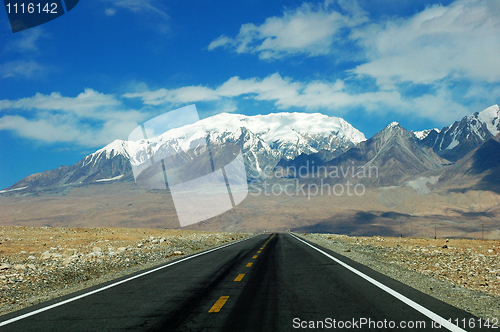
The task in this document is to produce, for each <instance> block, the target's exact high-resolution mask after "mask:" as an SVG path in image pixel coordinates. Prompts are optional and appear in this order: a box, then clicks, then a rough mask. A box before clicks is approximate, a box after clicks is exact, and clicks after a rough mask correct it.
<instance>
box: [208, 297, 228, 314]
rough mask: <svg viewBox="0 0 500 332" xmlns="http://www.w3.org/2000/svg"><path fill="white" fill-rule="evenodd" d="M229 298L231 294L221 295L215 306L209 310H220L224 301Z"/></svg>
mask: <svg viewBox="0 0 500 332" xmlns="http://www.w3.org/2000/svg"><path fill="white" fill-rule="evenodd" d="M228 298H229V296H221V297H220V298H219V299H218V300H217V302H215V304H214V306H213V307H212V308H211V309H210V310H208V312H219V311H220V309H221V308H222V306H223V305H224V303H226V301H227V299H228Z"/></svg>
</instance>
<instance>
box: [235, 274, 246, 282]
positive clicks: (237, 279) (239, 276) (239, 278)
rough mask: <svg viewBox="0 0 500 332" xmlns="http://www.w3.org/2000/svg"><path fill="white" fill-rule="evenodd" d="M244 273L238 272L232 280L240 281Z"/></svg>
mask: <svg viewBox="0 0 500 332" xmlns="http://www.w3.org/2000/svg"><path fill="white" fill-rule="evenodd" d="M244 276H245V275H244V274H238V276H237V277H236V279H234V281H241V279H243V277H244Z"/></svg>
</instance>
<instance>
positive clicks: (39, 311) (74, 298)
mask: <svg viewBox="0 0 500 332" xmlns="http://www.w3.org/2000/svg"><path fill="white" fill-rule="evenodd" d="M258 235H260V234H257V235H254V236H251V237H247V238H246V239H243V240H239V241H236V242H232V243H228V244H225V245H223V246H220V247H217V248H213V249H210V250H207V251H203V252H199V253H197V254H194V255H192V256H189V257H186V258H183V259H180V260H178V261H175V262H172V263H168V264H166V265H162V266H160V267H157V268H155V269H153V270H149V271H146V272H143V273H141V274H138V275H135V276H133V277H130V278H127V279H124V280H121V281H118V282H115V283H113V284H111V285H107V286H104V287H102V288H98V289H95V290H93V291H90V292H88V293H85V294H81V295H78V296H75V297H72V298H70V299H67V300H64V301H61V302H58V303H54V304H51V305H49V306H47V307H43V308H40V309H38V310H35V311H32V312H28V313H26V314H24V315H21V316H18V317H14V318H11V319H9V320H6V321H3V322H0V326H5V325H7V324H10V323H14V322H17V321H18V320H21V319H24V318H28V317H30V316H34V315H36V314H39V313H41V312H44V311H47V310H50V309H53V308H56V307H59V306H62V305H64V304H67V303H70V302H73V301H76V300H79V299H81V298H84V297H87V296H89V295H92V294H95V293H99V292H102V291H103V290H106V289H109V288H111V287H115V286H118V285H120V284H123V283H125V282H128V281H130V280H134V279H137V278H140V277H142V276H145V275H147V274H150V273H153V272H156V271H159V270H161V269H164V268H166V267H169V266H172V265H175V264H178V263H180V262H184V261H187V260H188V259H191V258H195V257H198V256H201V255H205V254H208V253H209V252H212V251H215V250H219V249H222V248H225V247H228V246H232V245H233V244H236V243H239V242H243V241H246V240H249V239H251V238H254V237H256V236H258Z"/></svg>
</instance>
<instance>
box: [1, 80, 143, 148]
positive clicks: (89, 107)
mask: <svg viewBox="0 0 500 332" xmlns="http://www.w3.org/2000/svg"><path fill="white" fill-rule="evenodd" d="M0 111H2V113H4V115H3V116H2V117H0V130H11V131H14V132H16V133H17V134H18V135H19V136H21V137H24V138H29V139H34V140H40V141H43V142H49V143H53V142H67V143H75V144H78V145H81V146H86V147H98V146H103V145H105V144H108V143H110V142H111V141H113V140H115V139H117V138H121V139H126V138H127V136H128V134H129V133H130V131H131V130H133V129H134V128H135V127H136V126H137V125H138V123H140V122H143V121H144V120H146V119H147V118H149V117H150V116H151V114H147V113H146V112H141V111H137V110H131V109H128V108H126V107H125V106H124V105H123V104H122V103H121V101H120V100H118V99H116V98H115V96H114V95H107V94H103V93H99V92H96V91H94V90H92V89H85V91H84V92H82V93H80V94H79V95H78V96H76V97H65V96H62V95H61V94H60V93H59V92H53V93H51V94H50V95H44V94H40V93H37V94H36V95H35V96H33V97H29V98H22V99H18V100H0Z"/></svg>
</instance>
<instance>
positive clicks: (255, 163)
mask: <svg viewBox="0 0 500 332" xmlns="http://www.w3.org/2000/svg"><path fill="white" fill-rule="evenodd" d="M364 140H365V136H364V135H363V133H361V132H360V131H358V130H357V129H355V128H354V127H353V126H351V125H350V124H349V123H348V122H346V121H344V120H343V119H341V118H336V117H329V116H326V115H323V114H318V113H316V114H309V113H275V114H268V115H255V116H245V115H241V114H228V113H221V114H218V115H215V116H212V117H209V118H206V119H203V120H200V121H198V122H196V123H193V124H190V125H187V126H183V127H179V128H175V129H171V130H168V131H166V132H165V133H163V134H161V135H159V136H157V137H151V138H148V139H147V140H146V139H142V140H139V141H123V140H115V141H113V142H112V143H110V144H108V145H106V146H105V147H103V148H102V149H99V150H97V151H96V152H94V153H92V154H90V155H88V156H86V157H84V158H83V159H82V160H80V161H79V162H78V163H76V164H75V165H72V166H63V167H61V168H59V169H57V170H52V171H47V172H43V173H38V174H33V175H31V176H29V177H27V178H25V179H23V180H21V181H19V182H18V183H16V184H14V185H13V186H12V187H13V188H16V187H20V186H30V187H33V186H37V187H40V186H46V185H64V184H69V183H88V182H101V181H112V180H125V179H130V177H127V176H124V175H127V174H128V173H130V172H131V166H130V164H133V165H140V164H141V163H143V162H144V161H145V160H147V159H148V158H149V157H150V156H151V155H153V156H155V155H157V154H158V155H163V156H165V155H178V154H180V155H183V158H184V157H185V156H186V153H187V152H188V151H196V148H197V147H200V146H204V145H205V144H207V143H208V144H214V143H215V144H217V143H234V144H237V145H238V146H240V147H241V150H242V153H243V157H244V159H245V163H246V165H247V166H249V167H247V171H248V173H249V174H248V175H249V178H252V177H253V178H256V177H261V176H265V174H267V173H270V172H271V171H272V169H273V168H274V166H276V164H277V163H278V161H279V160H280V159H281V158H286V159H291V158H294V157H296V156H298V155H300V154H311V153H316V152H318V151H321V150H325V151H329V152H331V153H332V154H333V155H334V156H337V155H340V154H342V153H343V152H345V151H346V150H347V149H348V148H350V147H351V146H354V145H355V144H357V143H359V142H362V141H364ZM191 157H192V155H191Z"/></svg>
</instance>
